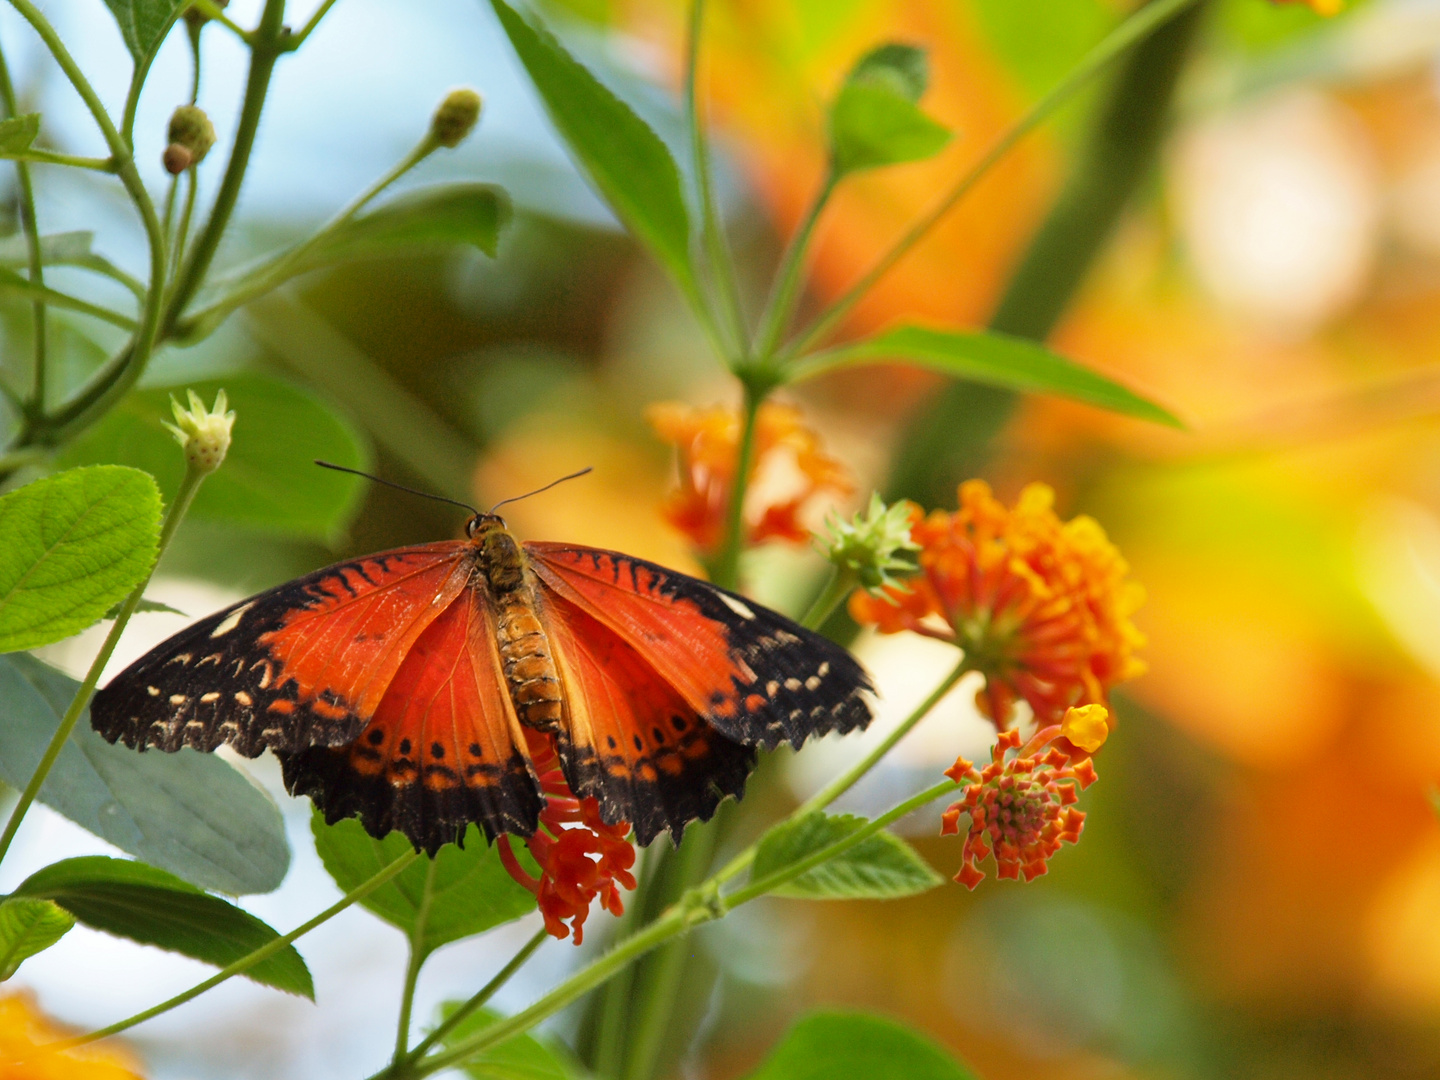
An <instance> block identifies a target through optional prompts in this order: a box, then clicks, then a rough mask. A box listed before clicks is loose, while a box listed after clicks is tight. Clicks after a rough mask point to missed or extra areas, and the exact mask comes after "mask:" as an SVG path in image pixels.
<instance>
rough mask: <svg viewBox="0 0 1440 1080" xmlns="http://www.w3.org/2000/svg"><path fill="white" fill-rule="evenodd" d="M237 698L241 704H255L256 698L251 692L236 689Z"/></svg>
mask: <svg viewBox="0 0 1440 1080" xmlns="http://www.w3.org/2000/svg"><path fill="white" fill-rule="evenodd" d="M235 700H236V701H238V702H239V703H240V704H241V705H253V704H255V701H254V699H253V698H251V696H250V695H249V694H247V693H245V691H244V690H237V691H235Z"/></svg>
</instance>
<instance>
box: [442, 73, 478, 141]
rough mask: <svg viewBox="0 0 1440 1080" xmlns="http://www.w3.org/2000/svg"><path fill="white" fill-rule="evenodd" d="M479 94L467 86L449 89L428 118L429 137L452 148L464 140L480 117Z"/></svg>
mask: <svg viewBox="0 0 1440 1080" xmlns="http://www.w3.org/2000/svg"><path fill="white" fill-rule="evenodd" d="M480 106H481V101H480V95H479V94H477V93H476V92H475V91H474V90H471V89H470V88H469V87H468V86H462V87H460V88H459V89H456V90H451V91H450V93H448V94H446V95H445V100H444V101H442V102H440V105H439V106H438V107H437V108H436V110H435V115H434V116H433V117H432V118H431V120H430V137H431V138H433V139H434V140H435V141H436V142H437V143H439V144H440V145H441V146H445V147H449V148H451V149H454V148H455V147H457V146H459V145H460V144H461V143H462V142H464V141H465V137H466V136H467V135H469V134H470V132H471V131H473V130H474V129H475V124H476V122H477V121H479V119H480Z"/></svg>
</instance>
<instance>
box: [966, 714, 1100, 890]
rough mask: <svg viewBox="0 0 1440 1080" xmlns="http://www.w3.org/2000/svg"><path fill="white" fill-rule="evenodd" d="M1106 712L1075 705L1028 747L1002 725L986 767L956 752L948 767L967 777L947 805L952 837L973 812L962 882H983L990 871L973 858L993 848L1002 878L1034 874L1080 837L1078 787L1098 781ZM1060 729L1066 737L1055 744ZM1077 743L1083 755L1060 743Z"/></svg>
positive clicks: (970, 884) (972, 885) (1081, 814)
mask: <svg viewBox="0 0 1440 1080" xmlns="http://www.w3.org/2000/svg"><path fill="white" fill-rule="evenodd" d="M1103 713H1104V709H1103V707H1102V706H1099V705H1088V706H1086V707H1085V708H1083V709H1071V710H1069V712H1068V713H1066V716H1065V722H1064V723H1063V724H1052V725H1051V726H1050V727H1047V728H1045V729H1044V730H1043V731H1040V732H1037V733H1036V735H1035V737H1034V738H1032V739H1031V740H1030V741H1029V742H1028V743H1026V744H1025V746H1024V747H1023V748H1022V747H1021V746H1020V734H1019V732H1016V731H1002V732H1001V733H1000V738H999V739H998V740H997V741H996V743H995V747H994V749H993V750H992V751H991V760H990V764H989V765H986V766H985V768H984V769H976V768H975V766H974V765H972V764H971V763H970V762H968V761H966V760H965V759H964V758H957V759H956V761H955V764H954V765H953V766H951V767H950V768H949V769H947V770H946V771H945V775H946V776H948V777H950V779H952V780H954V781H955V782H956V783H965V782H966V781H968V783H967V784H966V787H965V790H964V792H963V794H962V795H961V798H960V801H959V802H957V803H955V804H953V805H952V806H950V807H949V808H948V809H947V810H946V811H945V814H944V817H943V818H942V819H941V826H940V835H941V836H953V835H955V834H957V833H959V831H960V826H959V821H960V815H961V814H968V815H969V816H970V829H969V832H968V833H967V834H966V836H965V847H964V851H963V854H964V861H963V862H962V864H961V867H960V872H959V873H958V874H956V875H955V880H956V881H958V882H960V883H961V884H963V885H964V886H965V887H966V888H969V889H973V888H975V886H976V885H978V884H980V882H981V881H982V880H983V879H984V877H985V874H984V872H983V871H982V870H980V869H979V867H977V866H976V865H975V864H976V863H978V862H982V861H983V860H984V859H985V858H986V857H987V856H988V855H990V853H991V852H992V851H993V852H994V854H995V865H996V867H997V872H998V873H999V876H1000V877H1002V878H1018V877H1019V876H1020V875H1021V874H1024V875H1025V880H1026V881H1030V880H1032V879H1033V878H1036V877H1039V876H1040V875H1041V874H1043V873H1045V872H1046V870H1047V869H1048V868H1049V867H1048V865H1047V863H1048V861H1049V859H1050V856H1052V855H1054V854H1055V853H1056V852H1057V851H1059V850H1060V845H1061V844H1063V843H1067V842H1068V843H1071V844H1073V843H1075V842H1076V841H1078V840H1079V839H1080V831H1081V830H1082V829H1083V828H1084V827H1085V814H1084V812H1083V811H1081V810H1076V809H1075V805H1074V804H1075V801H1076V799H1077V798H1078V795H1077V793H1076V789H1077V788H1079V789H1084V788H1087V787H1089V786H1090V785H1091V784H1093V783H1094V782H1095V779H1096V776H1095V766H1094V764H1093V763H1092V762H1091V760H1090V757H1089V751H1093V750H1096V749H1099V746H1100V743H1101V742H1103V741H1104V735H1103V732H1104V731H1105V717H1104V715H1103ZM1062 735H1063V736H1065V737H1066V739H1065V741H1063V742H1062V743H1061V745H1060V746H1052V745H1051V744H1052V743H1055V742H1056V740H1057V739H1060V738H1061V736H1062ZM1071 744H1077V745H1079V746H1082V747H1083V748H1084V749H1083V751H1082V755H1083V756H1081V755H1072V754H1071V753H1070V752H1069V751H1067V750H1066V749H1063V748H1062V747H1066V746H1069V745H1071ZM1009 751H1015V753H1013V754H1011V753H1009ZM1077 756H1079V757H1080V760H1078V761H1077V760H1076V757H1077Z"/></svg>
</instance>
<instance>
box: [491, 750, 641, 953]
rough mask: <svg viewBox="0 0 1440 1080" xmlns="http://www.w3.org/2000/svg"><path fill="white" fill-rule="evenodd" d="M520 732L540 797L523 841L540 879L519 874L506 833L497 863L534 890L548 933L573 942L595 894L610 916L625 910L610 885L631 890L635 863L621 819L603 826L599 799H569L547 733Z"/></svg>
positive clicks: (571, 795) (581, 937) (581, 936)
mask: <svg viewBox="0 0 1440 1080" xmlns="http://www.w3.org/2000/svg"><path fill="white" fill-rule="evenodd" d="M525 736H526V741H527V743H528V744H529V748H530V755H531V758H532V760H533V761H534V763H535V771H536V772H537V773H538V774H539V777H540V789H541V791H543V792H544V794H545V800H546V801H545V809H544V810H542V811H541V812H540V824H539V826H538V827H537V828H536V829H535V832H534V833H533V834H532V835H531V836H530V838H529V839H528V840H526V841H525V843H526V846H527V847H529V849H530V854H531V855H533V856H534V857H535V861H536V862H537V863H539V864H540V877H539V878H534V877H531V876H530V875H529V874H528V873H526V872H525V870H524V869H523V868H522V867H521V866H520V863H519V860H517V859H516V858H515V852H514V850H513V849H512V848H511V847H510V837H508V836H506V835H503V834H502V835H501V836H500V839H499V841H498V842H497V844H498V847H499V850H500V861H501V862H502V863H504V864H505V869H506V870H508V871H509V872H510V876H511V877H513V878H514V879H515V880H516V881H518V882H519V883H520V884H521V885H523V886H524V887H525V888H527V889H529V890H530V891H531V892H533V893H534V894H535V898H536V900H538V901H539V904H540V914H541V915H543V916H544V918H545V929H546V930H547V931H549V933H550V934H551V936H553V937H557V938H561V939H562V940H563V939H564V938H567V937H570V936H571V935H572V934H573V936H574V938H575V944H576V945H579V944H580V943H581V942H582V941H583V940H584V937H585V919H586V917H587V916H588V915H589V914H590V904H591V903H592V902H593V901H594V899H595V898H596V897H597V896H598V897H599V898H600V904H601V906H602V907H604V908H605V910H607V911H609V912H610V914H612V915H621V914H624V912H625V905H624V903H623V902H622V901H621V899H620V890H619V889H618V888H616V885H617V884H618V885H622V886H624V887H625V888H627V889H633V888H635V877H634V875H633V874H631V872H630V868H631V867H632V866H634V865H635V847H634V845H632V844H631V843H630V841H629V840H628V839H627V837H628V836H629V835H630V825H629V823H628V822H623V821H622V822H619V823H618V824H615V825H606V824H605V822H604V821H602V820H601V818H600V804H599V802H597V801H596V800H595V799H577V798H576V797H575V795H574V793H573V792H571V790H570V787H569V785H568V784H566V782H565V775H564V774H563V773H562V772H561V771H560V759H559V757H558V756H557V755H556V753H555V747H554V744H553V742H552V741H551V739H550V737H549V736H548V735H543V734H541V733H539V732H535V731H530V730H528V729H527V730H526V732H525ZM566 920H569V925H568V926H567V925H566Z"/></svg>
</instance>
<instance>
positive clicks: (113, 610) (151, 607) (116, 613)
mask: <svg viewBox="0 0 1440 1080" xmlns="http://www.w3.org/2000/svg"><path fill="white" fill-rule="evenodd" d="M124 604H125V601H123V600H122V601H120V603H118V604H112V605H111V607H110V610H109V611H107V612H105V618H107V619H118V618H119V617H120V609H121V608H122V607H123V606H124ZM142 611H163V612H165V613H166V614H167V615H185V612H183V611H181V610H180V609H179V608H173V607H171V606H170V605H169V604H162V603H160V601H159V600H141V601H140V603H138V604H136V605H135V614H137V615H138V614H140V612H142ZM185 617H186V618H187V619H188V618H189V616H188V615H185Z"/></svg>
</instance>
